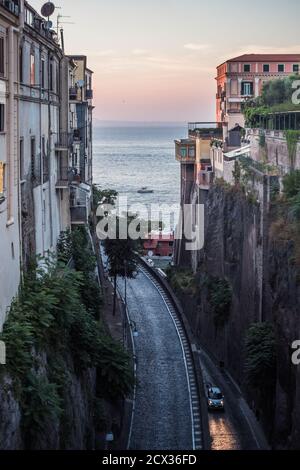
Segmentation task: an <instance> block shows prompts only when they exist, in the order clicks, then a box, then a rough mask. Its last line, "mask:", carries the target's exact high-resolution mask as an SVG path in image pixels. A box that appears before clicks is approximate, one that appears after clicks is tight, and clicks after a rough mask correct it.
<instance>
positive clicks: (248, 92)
mask: <svg viewBox="0 0 300 470" xmlns="http://www.w3.org/2000/svg"><path fill="white" fill-rule="evenodd" d="M252 95H253V83H252V82H243V83H242V96H252Z"/></svg>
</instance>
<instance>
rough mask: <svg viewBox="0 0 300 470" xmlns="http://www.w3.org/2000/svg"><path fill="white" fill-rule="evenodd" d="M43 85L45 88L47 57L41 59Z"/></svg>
mask: <svg viewBox="0 0 300 470" xmlns="http://www.w3.org/2000/svg"><path fill="white" fill-rule="evenodd" d="M41 87H42V89H43V90H44V89H45V59H42V61H41Z"/></svg>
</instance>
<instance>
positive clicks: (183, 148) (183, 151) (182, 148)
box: [180, 147, 187, 158]
mask: <svg viewBox="0 0 300 470" xmlns="http://www.w3.org/2000/svg"><path fill="white" fill-rule="evenodd" d="M180 155H181V156H182V158H186V157H187V149H186V147H181V149H180Z"/></svg>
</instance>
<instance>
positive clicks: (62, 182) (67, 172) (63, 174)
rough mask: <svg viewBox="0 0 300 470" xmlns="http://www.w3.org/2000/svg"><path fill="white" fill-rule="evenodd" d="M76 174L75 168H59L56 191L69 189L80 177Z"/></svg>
mask: <svg viewBox="0 0 300 470" xmlns="http://www.w3.org/2000/svg"><path fill="white" fill-rule="evenodd" d="M76 173H77V172H76V169H74V168H70V167H61V168H59V169H58V173H57V183H56V189H67V188H68V187H69V186H70V184H71V183H72V182H73V181H74V182H76V179H77V177H78V175H76Z"/></svg>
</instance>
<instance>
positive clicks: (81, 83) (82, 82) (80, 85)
mask: <svg viewBox="0 0 300 470" xmlns="http://www.w3.org/2000/svg"><path fill="white" fill-rule="evenodd" d="M77 85H78V86H79V88H83V87H84V80H78V82H77Z"/></svg>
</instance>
